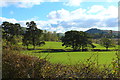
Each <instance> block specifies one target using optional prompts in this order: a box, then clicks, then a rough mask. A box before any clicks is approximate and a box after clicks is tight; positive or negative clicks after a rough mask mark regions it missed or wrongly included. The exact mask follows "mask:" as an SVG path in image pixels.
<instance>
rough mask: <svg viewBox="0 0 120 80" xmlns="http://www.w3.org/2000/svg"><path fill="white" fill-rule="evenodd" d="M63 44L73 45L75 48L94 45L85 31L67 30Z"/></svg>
mask: <svg viewBox="0 0 120 80" xmlns="http://www.w3.org/2000/svg"><path fill="white" fill-rule="evenodd" d="M62 43H63V44H62V46H66V47H72V48H73V50H79V49H82V50H83V49H84V48H85V47H87V46H88V45H91V46H93V44H92V42H91V41H90V37H89V35H88V34H87V33H85V32H83V31H67V32H65V36H64V37H63V38H62Z"/></svg>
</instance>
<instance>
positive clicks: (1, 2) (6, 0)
mask: <svg viewBox="0 0 120 80" xmlns="http://www.w3.org/2000/svg"><path fill="white" fill-rule="evenodd" d="M41 2H59V0H0V7H7V6H9V5H15V6H17V7H21V8H29V7H33V6H34V5H40V3H41Z"/></svg>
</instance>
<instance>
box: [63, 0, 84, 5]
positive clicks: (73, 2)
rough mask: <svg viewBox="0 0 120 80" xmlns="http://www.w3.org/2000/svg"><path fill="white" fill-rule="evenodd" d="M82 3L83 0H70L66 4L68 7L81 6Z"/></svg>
mask: <svg viewBox="0 0 120 80" xmlns="http://www.w3.org/2000/svg"><path fill="white" fill-rule="evenodd" d="M81 2H83V0H68V2H65V3H64V4H65V5H66V6H80V4H81Z"/></svg>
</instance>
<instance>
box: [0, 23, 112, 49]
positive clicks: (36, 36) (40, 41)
mask: <svg viewBox="0 0 120 80" xmlns="http://www.w3.org/2000/svg"><path fill="white" fill-rule="evenodd" d="M26 25H27V28H26V30H23V29H22V27H21V25H20V24H19V23H15V24H13V23H10V22H6V21H5V22H3V23H2V24H1V27H2V33H3V34H2V38H3V39H4V40H5V41H6V44H9V43H11V44H13V45H14V44H16V43H18V42H20V40H21V42H22V44H23V45H24V46H27V49H28V46H29V45H33V49H35V47H36V46H41V45H44V44H45V41H62V43H63V44H62V46H66V47H71V48H73V50H84V49H86V48H87V47H92V48H95V47H96V46H95V45H94V44H93V43H92V38H93V37H92V36H90V35H89V34H88V33H86V32H83V31H75V30H71V31H67V32H65V35H64V36H62V37H61V36H60V35H59V34H57V33H56V32H55V31H54V32H53V33H52V32H49V31H46V30H41V29H38V28H37V24H36V23H35V22H34V21H31V22H26ZM100 42H101V45H102V46H104V47H105V48H106V50H108V48H109V47H114V44H113V42H112V39H110V38H101V40H100Z"/></svg>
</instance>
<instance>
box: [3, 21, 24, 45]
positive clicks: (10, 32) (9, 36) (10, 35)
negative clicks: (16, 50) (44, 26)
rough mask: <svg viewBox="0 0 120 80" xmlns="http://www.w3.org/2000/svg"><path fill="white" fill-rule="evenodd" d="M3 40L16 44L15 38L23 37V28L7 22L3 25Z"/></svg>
mask: <svg viewBox="0 0 120 80" xmlns="http://www.w3.org/2000/svg"><path fill="white" fill-rule="evenodd" d="M1 26H2V29H3V30H2V33H3V34H2V38H3V39H5V40H6V41H7V42H10V43H11V44H16V40H15V38H17V37H18V36H19V35H21V32H22V30H21V26H20V24H18V23H15V24H13V23H9V22H7V21H5V22H3V23H2V25H1Z"/></svg>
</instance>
